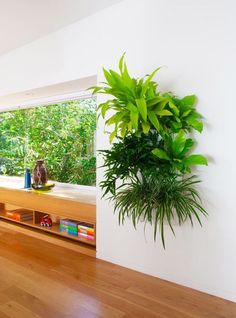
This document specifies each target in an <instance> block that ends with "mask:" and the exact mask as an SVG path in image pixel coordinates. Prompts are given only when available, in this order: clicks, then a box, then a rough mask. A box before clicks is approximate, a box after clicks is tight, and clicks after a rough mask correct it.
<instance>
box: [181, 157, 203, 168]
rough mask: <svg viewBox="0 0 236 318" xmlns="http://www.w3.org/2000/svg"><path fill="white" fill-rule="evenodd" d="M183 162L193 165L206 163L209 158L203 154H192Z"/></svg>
mask: <svg viewBox="0 0 236 318" xmlns="http://www.w3.org/2000/svg"><path fill="white" fill-rule="evenodd" d="M183 163H184V164H185V165H187V166H193V165H206V166H207V164H208V162H207V159H206V158H205V157H204V156H202V155H191V156H189V157H187V158H185V159H183Z"/></svg>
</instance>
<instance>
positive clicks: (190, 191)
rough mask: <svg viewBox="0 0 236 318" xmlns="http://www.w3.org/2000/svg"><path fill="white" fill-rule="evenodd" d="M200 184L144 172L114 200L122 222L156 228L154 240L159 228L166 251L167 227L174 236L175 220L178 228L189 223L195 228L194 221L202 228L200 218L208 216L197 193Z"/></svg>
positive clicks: (190, 179) (129, 183) (173, 176)
mask: <svg viewBox="0 0 236 318" xmlns="http://www.w3.org/2000/svg"><path fill="white" fill-rule="evenodd" d="M197 183H199V181H198V180H197V179H196V177H195V176H191V177H188V178H186V179H183V178H182V177H179V176H178V175H176V174H165V173H160V172H159V171H157V170H156V171H155V170H152V171H150V170H149V171H148V170H147V171H142V173H141V174H140V175H139V176H133V177H131V178H130V179H129V181H127V182H126V185H125V186H122V188H121V189H120V190H119V191H117V193H116V194H115V195H114V196H113V198H112V199H113V200H114V202H115V211H118V213H119V221H120V222H122V223H124V220H125V217H126V216H127V217H130V219H131V220H132V222H133V225H134V227H135V228H136V225H137V224H138V222H140V221H142V222H143V221H144V222H149V223H151V224H154V238H155V239H156V235H157V230H158V228H159V231H160V234H161V239H162V244H163V246H164V248H165V238H164V224H165V223H167V224H168V225H169V226H170V228H171V230H172V232H173V234H174V229H173V224H172V223H173V220H174V219H175V218H176V219H177V220H178V223H179V225H181V224H183V223H184V222H185V221H186V220H187V219H189V220H190V222H191V224H192V225H193V218H196V219H197V221H198V222H199V223H200V224H201V220H200V216H201V215H205V216H206V215H207V212H206V211H205V210H204V208H203V207H202V205H201V199H200V197H199V195H198V192H197V191H196V189H195V185H196V184H197Z"/></svg>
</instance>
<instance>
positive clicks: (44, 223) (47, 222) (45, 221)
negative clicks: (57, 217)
mask: <svg viewBox="0 0 236 318" xmlns="http://www.w3.org/2000/svg"><path fill="white" fill-rule="evenodd" d="M40 225H41V226H46V227H51V226H52V219H51V218H50V217H49V215H44V216H43V217H42V219H41V221H40Z"/></svg>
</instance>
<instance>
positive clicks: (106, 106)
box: [101, 101, 109, 118]
mask: <svg viewBox="0 0 236 318" xmlns="http://www.w3.org/2000/svg"><path fill="white" fill-rule="evenodd" d="M108 109H109V101H108V102H106V103H103V105H102V109H101V114H102V117H103V118H104V117H105V115H106V112H107V110H108Z"/></svg>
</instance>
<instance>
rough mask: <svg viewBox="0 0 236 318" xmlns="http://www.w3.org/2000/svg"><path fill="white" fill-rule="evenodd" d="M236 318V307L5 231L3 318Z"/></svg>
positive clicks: (1, 247) (1, 246)
mask: <svg viewBox="0 0 236 318" xmlns="http://www.w3.org/2000/svg"><path fill="white" fill-rule="evenodd" d="M5 317H13V318H33V317H45V318H46V317H47V318H54V317H55V318H60V317H63V318H64V317H65V318H69V317H70V318H74V317H75V318H80V317H82V318H90V317H91V318H92V317H109V318H120V317H135V318H138V317H141V318H148V317H158V318H167V317H168V318H194V317H206V318H223V317H227V318H233V317H234V318H235V317H236V303H232V302H228V301H225V300H223V299H219V298H216V297H213V296H209V295H206V294H203V293H200V292H197V291H195V290H191V289H188V288H185V287H181V286H179V285H175V284H172V283H168V282H166V281H163V280H160V279H157V278H153V277H151V276H147V275H143V274H140V273H137V272H135V271H131V270H128V269H125V268H122V267H119V266H116V265H113V264H110V263H107V262H103V261H100V260H96V259H94V258H91V257H89V256H85V255H82V254H79V253H76V252H73V251H71V250H67V249H64V248H62V247H57V246H55V245H52V244H49V243H46V242H44V241H40V240H38V239H35V238H32V237H28V236H25V235H24V234H21V233H17V232H12V233H9V232H7V230H6V229H4V228H1V226H0V318H5Z"/></svg>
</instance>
